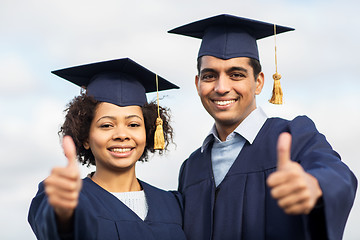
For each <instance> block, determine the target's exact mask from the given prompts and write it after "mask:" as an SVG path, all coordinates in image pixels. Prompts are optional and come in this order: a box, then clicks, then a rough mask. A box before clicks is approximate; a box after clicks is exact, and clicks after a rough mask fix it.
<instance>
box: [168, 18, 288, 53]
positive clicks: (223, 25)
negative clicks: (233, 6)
mask: <svg viewBox="0 0 360 240" xmlns="http://www.w3.org/2000/svg"><path fill="white" fill-rule="evenodd" d="M276 29H277V32H276V33H277V34H278V33H283V32H287V31H292V30H294V29H293V28H289V27H283V26H279V25H277V26H276ZM168 32H169V33H175V34H180V35H185V36H189V37H195V38H201V39H202V42H201V46H200V49H199V54H198V57H202V56H205V55H209V56H214V57H217V58H221V59H230V58H235V57H249V58H254V59H257V60H259V53H258V47H257V43H256V40H258V39H261V38H265V37H269V36H272V35H274V24H271V23H266V22H261V21H257V20H252V19H247V18H242V17H237V16H232V15H228V14H221V15H217V16H214V17H210V18H206V19H203V20H199V21H196V22H193V23H189V24H186V25H183V26H181V27H177V28H174V29H172V30H170V31H168Z"/></svg>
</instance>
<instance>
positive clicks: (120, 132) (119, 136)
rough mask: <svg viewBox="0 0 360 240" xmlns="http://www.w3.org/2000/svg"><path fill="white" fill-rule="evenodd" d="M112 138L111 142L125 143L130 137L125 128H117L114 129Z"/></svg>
mask: <svg viewBox="0 0 360 240" xmlns="http://www.w3.org/2000/svg"><path fill="white" fill-rule="evenodd" d="M112 138H113V140H118V141H125V140H129V139H130V136H129V134H128V133H127V130H126V128H125V127H120V126H118V127H117V128H115V129H114V133H113V137H112Z"/></svg>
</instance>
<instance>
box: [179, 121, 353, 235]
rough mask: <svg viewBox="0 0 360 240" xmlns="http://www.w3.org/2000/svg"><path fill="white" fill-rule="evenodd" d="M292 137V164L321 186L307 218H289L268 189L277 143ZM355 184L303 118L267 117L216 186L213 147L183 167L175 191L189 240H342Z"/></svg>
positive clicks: (325, 142) (192, 158) (321, 136)
mask: <svg viewBox="0 0 360 240" xmlns="http://www.w3.org/2000/svg"><path fill="white" fill-rule="evenodd" d="M281 132H290V133H291V135H292V148H291V159H292V160H293V161H296V162H298V163H300V164H301V166H302V167H303V168H304V169H305V171H307V172H308V173H310V174H312V175H313V176H314V177H316V178H317V180H318V181H319V184H320V187H321V189H322V191H323V197H322V199H321V200H322V202H320V203H318V204H317V206H316V208H314V209H313V211H312V212H311V213H310V214H309V215H287V214H285V213H284V211H283V210H282V209H281V208H279V207H278V205H277V202H276V201H275V200H274V199H273V198H272V197H271V195H270V189H269V188H268V186H267V185H266V179H267V178H268V176H269V175H270V174H271V173H272V172H274V171H275V170H276V165H277V156H276V155H277V152H276V144H277V138H278V136H279V134H280V133H281ZM356 187H357V180H356V178H355V176H354V174H353V173H352V172H351V171H350V170H349V168H348V167H347V166H346V165H345V164H344V163H343V162H341V160H340V156H339V155H338V154H337V153H336V152H335V151H333V150H332V148H331V146H330V145H329V143H328V142H327V141H326V139H325V137H324V136H323V135H322V134H320V133H319V132H318V131H317V130H316V128H315V125H314V123H313V122H312V121H311V120H310V119H309V118H307V117H306V116H301V117H297V118H295V119H294V120H292V121H287V120H284V119H280V118H269V119H267V121H266V122H265V124H264V126H263V127H262V129H261V130H260V132H259V133H258V135H257V136H256V139H255V140H254V142H253V144H251V145H250V144H249V143H248V142H246V143H245V146H244V148H243V149H242V151H241V152H240V154H239V156H238V157H237V159H236V160H235V162H234V164H233V165H232V166H231V168H230V170H229V172H228V173H227V175H226V176H225V178H224V180H223V181H222V182H221V183H220V185H219V186H218V187H215V183H214V177H213V172H212V167H211V145H210V146H209V147H207V148H205V150H204V152H203V153H201V151H200V149H198V150H196V151H195V152H193V153H192V154H191V155H190V157H189V158H188V159H187V160H186V161H185V162H184V163H183V165H182V167H181V170H180V175H179V191H180V192H181V193H182V196H183V200H184V231H185V233H186V236H187V237H188V239H190V240H191V239H194V240H195V239H196V240H200V239H219V240H220V239H221V240H224V239H256V240H261V239H276V240H279V239H301V240H304V239H326V236H327V237H328V239H341V238H342V234H343V231H344V227H345V223H346V220H347V217H348V214H349V212H350V209H351V207H352V204H353V201H354V198H355V192H356Z"/></svg>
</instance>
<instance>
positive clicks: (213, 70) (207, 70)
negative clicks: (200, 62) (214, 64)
mask: <svg viewBox="0 0 360 240" xmlns="http://www.w3.org/2000/svg"><path fill="white" fill-rule="evenodd" d="M208 72H213V73H216V72H217V71H215V69H213V68H204V69H202V70H201V71H200V75H203V74H204V73H208Z"/></svg>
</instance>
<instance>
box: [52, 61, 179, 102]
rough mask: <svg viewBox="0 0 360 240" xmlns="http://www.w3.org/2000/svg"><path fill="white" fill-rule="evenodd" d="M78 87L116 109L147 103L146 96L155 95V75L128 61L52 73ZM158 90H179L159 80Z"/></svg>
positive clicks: (105, 62) (93, 64)
mask: <svg viewBox="0 0 360 240" xmlns="http://www.w3.org/2000/svg"><path fill="white" fill-rule="evenodd" d="M52 73H53V74H55V75H57V76H59V77H62V78H64V79H66V80H68V81H70V82H72V83H74V84H76V85H78V86H80V87H84V88H86V94H87V95H89V96H93V97H94V98H95V99H96V100H97V101H100V102H109V103H112V104H115V105H118V106H130V105H137V106H143V105H144V104H145V103H147V99H146V94H145V93H147V92H156V91H157V85H156V83H155V79H156V76H157V75H156V74H155V73H153V72H151V71H150V70H148V69H146V68H145V67H143V66H141V65H140V64H138V63H136V62H134V61H133V60H131V59H129V58H122V59H116V60H110V61H104V62H97V63H91V64H86V65H81V66H75V67H70V68H65V69H61V70H56V71H52ZM158 81H159V84H158V86H159V90H167V89H174V88H179V87H178V86H176V85H175V84H172V83H171V82H169V81H167V80H165V79H164V78H162V77H160V76H158Z"/></svg>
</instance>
